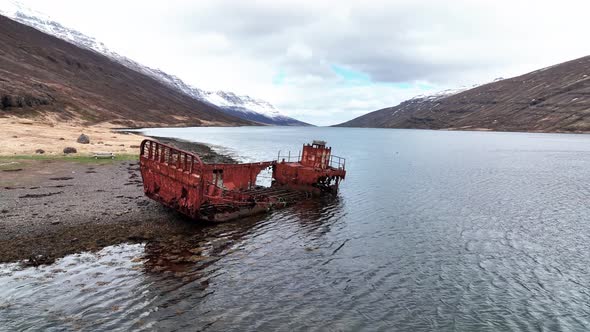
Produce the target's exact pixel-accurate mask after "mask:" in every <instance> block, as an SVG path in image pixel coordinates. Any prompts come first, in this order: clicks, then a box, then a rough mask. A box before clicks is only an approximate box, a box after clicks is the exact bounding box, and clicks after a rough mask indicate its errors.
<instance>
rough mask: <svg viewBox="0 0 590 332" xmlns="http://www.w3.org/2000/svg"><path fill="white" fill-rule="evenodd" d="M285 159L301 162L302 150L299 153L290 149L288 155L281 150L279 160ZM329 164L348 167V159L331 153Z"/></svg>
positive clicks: (286, 160)
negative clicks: (293, 152)
mask: <svg viewBox="0 0 590 332" xmlns="http://www.w3.org/2000/svg"><path fill="white" fill-rule="evenodd" d="M283 160H284V161H285V162H287V163H289V162H301V151H299V152H298V153H297V155H294V154H291V151H289V152H288V153H287V154H286V155H281V151H279V153H278V155H277V162H282V161H283ZM328 166H330V167H332V168H336V169H346V159H345V158H342V157H338V156H335V155H330V160H329V163H328Z"/></svg>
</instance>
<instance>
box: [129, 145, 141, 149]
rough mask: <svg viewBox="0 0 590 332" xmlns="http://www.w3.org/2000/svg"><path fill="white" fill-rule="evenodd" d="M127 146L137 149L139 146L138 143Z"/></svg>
mask: <svg viewBox="0 0 590 332" xmlns="http://www.w3.org/2000/svg"><path fill="white" fill-rule="evenodd" d="M129 147H130V148H132V149H139V148H140V146H139V145H130V146H129Z"/></svg>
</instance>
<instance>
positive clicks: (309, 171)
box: [140, 139, 346, 222]
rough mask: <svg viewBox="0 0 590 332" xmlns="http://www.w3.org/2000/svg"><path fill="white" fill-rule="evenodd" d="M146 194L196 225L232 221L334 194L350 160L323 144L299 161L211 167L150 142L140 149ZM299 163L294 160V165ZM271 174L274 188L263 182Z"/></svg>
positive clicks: (307, 147)
mask: <svg viewBox="0 0 590 332" xmlns="http://www.w3.org/2000/svg"><path fill="white" fill-rule="evenodd" d="M140 149H141V150H140V166H141V175H142V178H143V186H144V192H145V194H146V195H147V196H148V197H150V198H151V199H153V200H156V201H158V202H160V203H162V204H163V205H165V206H168V207H170V208H173V209H175V210H177V211H179V212H180V213H182V214H185V215H187V216H189V217H191V218H193V219H196V220H209V221H216V222H219V221H227V220H232V219H236V218H240V217H245V216H248V215H253V214H258V213H263V212H266V211H269V210H271V209H273V208H280V207H285V206H288V205H291V204H294V203H296V202H298V201H301V200H303V199H306V198H309V197H312V196H314V195H321V194H330V193H331V194H333V193H336V192H337V190H338V186H339V184H340V182H341V181H342V180H343V179H344V178H345V176H346V170H345V160H344V158H340V157H337V156H334V155H332V154H331V148H330V147H326V143H325V142H323V141H314V142H313V143H312V144H305V145H304V146H303V150H302V151H301V153H300V154H298V155H297V156H296V157H295V156H293V157H291V154H290V153H289V154H288V155H287V156H281V155H280V152H279V155H278V157H277V160H272V161H261V162H255V163H242V164H206V163H203V161H202V160H201V158H200V157H199V156H198V155H196V154H193V153H190V152H187V151H183V150H180V149H177V148H174V147H172V146H169V145H166V144H162V143H160V142H157V141H154V140H149V139H146V140H144V141H143V142H142V144H141V148H140ZM292 159H293V160H292ZM264 170H270V171H271V174H272V181H271V185H270V187H264V186H260V185H257V184H256V182H257V178H258V176H259V174H260V173H261V172H262V171H264Z"/></svg>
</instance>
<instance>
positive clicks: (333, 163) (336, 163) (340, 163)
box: [330, 155, 346, 169]
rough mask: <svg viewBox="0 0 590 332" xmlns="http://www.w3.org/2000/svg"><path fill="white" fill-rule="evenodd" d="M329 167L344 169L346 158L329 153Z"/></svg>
mask: <svg viewBox="0 0 590 332" xmlns="http://www.w3.org/2000/svg"><path fill="white" fill-rule="evenodd" d="M330 167H333V168H336V169H345V168H346V159H344V158H342V157H338V156H335V155H330Z"/></svg>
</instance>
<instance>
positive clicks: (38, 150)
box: [35, 149, 45, 154]
mask: <svg viewBox="0 0 590 332" xmlns="http://www.w3.org/2000/svg"><path fill="white" fill-rule="evenodd" d="M35 153H36V154H44V153H45V150H43V149H37V150H35Z"/></svg>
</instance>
